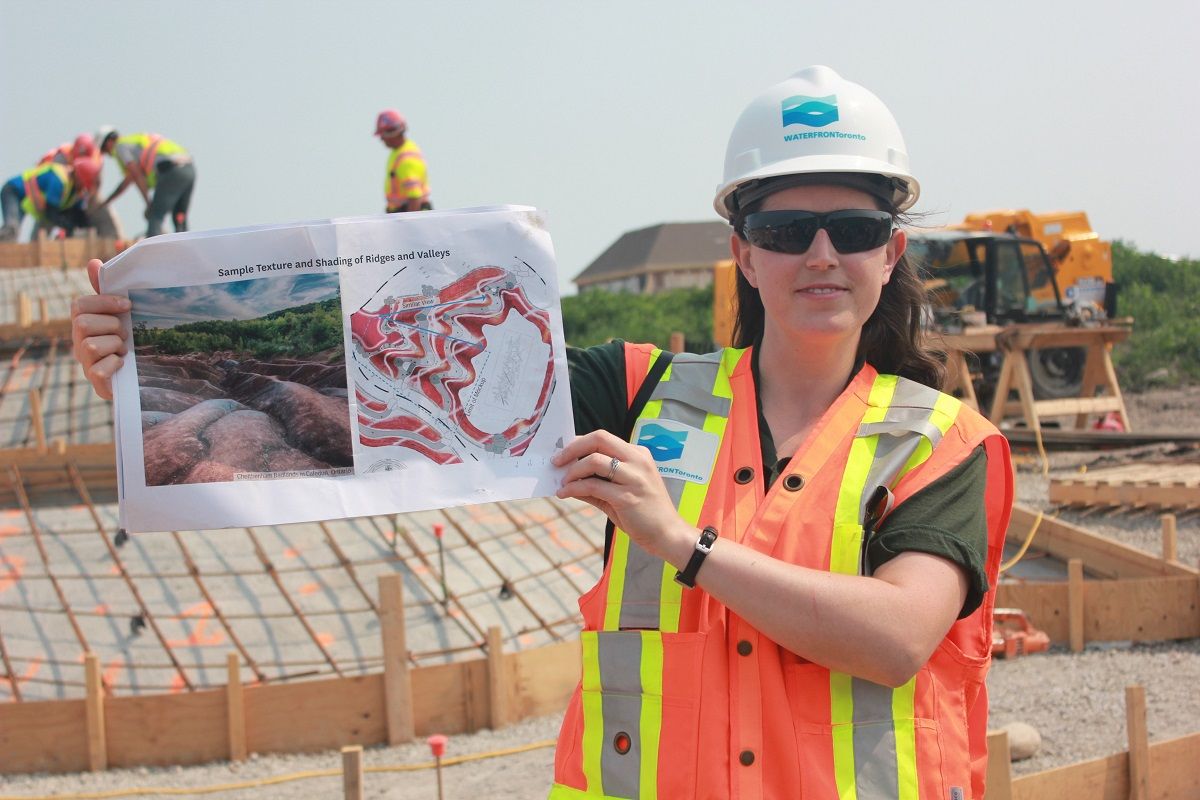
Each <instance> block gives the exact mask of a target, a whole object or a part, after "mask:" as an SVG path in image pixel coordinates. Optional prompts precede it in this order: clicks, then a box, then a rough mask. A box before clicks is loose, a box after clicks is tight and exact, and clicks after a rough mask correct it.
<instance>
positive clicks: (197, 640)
mask: <svg viewBox="0 0 1200 800" xmlns="http://www.w3.org/2000/svg"><path fill="white" fill-rule="evenodd" d="M181 616H183V617H195V618H196V619H197V620H198V622H197V623H196V627H195V628H193V629H192V632H191V633H190V634H188V637H187V638H186V639H168V640H167V645H168V646H170V647H215V646H216V645H219V644H222V643H224V641H225V632H224V631H223V630H221V629H219V628H218V629H216V630H213V631H208V630H207V629H208V624H209V623H210V622H212V616H213V610H212V606H210V605H209V604H208V603H207V602H204V601H201V602H199V603H195V604H193V605H191V606H188V608H187V610H186V611H184V612H183V614H182V615H181Z"/></svg>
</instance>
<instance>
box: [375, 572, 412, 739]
mask: <svg viewBox="0 0 1200 800" xmlns="http://www.w3.org/2000/svg"><path fill="white" fill-rule="evenodd" d="M378 591H379V632H380V635H381V636H382V637H383V705H384V713H385V714H386V716H387V736H388V744H389V745H393V746H394V745H397V744H401V743H403V742H411V741H412V740H413V737H414V736H415V735H416V729H415V726H414V725H413V697H412V677H411V676H410V675H409V671H408V642H407V638H406V633H405V630H404V584H403V583H402V582H401V580H400V576H399V575H397V574H396V573H392V574H390V575H380V576H379V583H378Z"/></svg>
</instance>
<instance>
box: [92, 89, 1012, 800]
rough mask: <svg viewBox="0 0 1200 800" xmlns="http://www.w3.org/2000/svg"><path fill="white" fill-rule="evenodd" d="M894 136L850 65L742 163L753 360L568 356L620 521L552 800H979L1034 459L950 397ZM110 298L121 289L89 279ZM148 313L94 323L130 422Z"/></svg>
mask: <svg viewBox="0 0 1200 800" xmlns="http://www.w3.org/2000/svg"><path fill="white" fill-rule="evenodd" d="M918 191H919V190H918V185H917V182H916V181H915V180H914V179H913V178H912V176H911V175H910V174H909V172H908V167H907V156H906V155H905V148H904V143H903V140H902V138H901V136H900V133H899V130H898V128H897V127H896V124H895V121H894V120H893V119H892V116H891V114H890V113H889V112H888V110H887V108H886V107H885V106H884V105H883V104H882V103H881V102H880V101H879V100H878V98H876V97H875V96H874V95H872V94H871V93H870V92H868V91H866V90H865V89H863V88H862V87H861V86H858V85H856V84H853V83H850V82H848V81H845V80H843V79H841V78H840V77H839V76H838V75H837V74H836V73H834V72H833V71H832V70H830V69H828V68H826V67H811V68H809V69H807V70H804V71H802V72H800V73H797V74H796V75H795V76H793V77H792V78H790V79H788V80H786V81H784V82H782V83H780V84H778V85H776V86H774V87H771V88H770V89H769V90H767V92H765V93H764V94H763V95H762V96H760V97H759V98H757V99H756V100H755V101H754V102H752V103H751V104H750V106H749V107H748V108H747V109H746V111H745V112H743V114H742V117H741V118H740V119H739V121H738V123H737V126H736V127H735V129H734V132H733V135H732V137H731V139H730V144H729V149H728V154H727V158H726V165H725V180H724V182H723V184H722V186H721V188H720V189H719V190H718V193H717V198H716V207H717V211H718V213H720V214H721V215H722V216H723V217H725V218H726V219H728V220H729V221H730V222H731V224H732V225H733V233H732V235H731V237H730V246H731V249H732V253H733V257H734V259H735V260H736V262H737V264H738V267H739V275H738V297H739V304H738V320H737V328H736V339H737V341H736V345H737V347H736V348H729V349H726V350H723V351H720V352H718V353H714V354H710V355H706V356H693V355H679V356H676V357H675V358H674V359H673V360H671V361H670V363H667V362H668V357H667V355H666V354H663V353H661V351H659V350H657V349H655V348H653V347H650V346H647V345H630V344H625V343H622V342H615V343H612V344H609V345H603V346H601V347H596V348H591V349H589V350H582V351H581V350H573V351H571V352H570V353H569V359H570V364H571V378H572V394H573V398H574V407H575V417H576V426H577V428H578V429H579V430H580V431H583V432H584V433H583V435H581V436H579V437H577V438H576V439H575V440H574V441H573V442H571V443H570V444H568V445H567V446H566V447H565V448H563V450H562V451H561V452H560V453H559V454H558V455H557V456H556V462H557V464H558V465H559V466H561V467H564V469H565V478H564V481H563V486H562V488H561V490H560V491H559V496H560V497H564V498H565V497H574V498H579V499H582V500H585V501H587V502H589V503H592V504H594V505H595V506H597V507H598V508H600V509H601V510H603V511H604V513H605V514H606V515H608V517H609V519H610V521H611V523H612V525H611V526H610V532H611V540H610V542H608V543H607V546H606V555H605V569H604V573H603V575H602V577H601V579H600V581H599V583H598V584H597V585H596V586H595V587H594V588H593V589H592V590H591V591H589V592H588V593H587V594H586V595H585V596H584V597H583V598H582V599H581V601H580V608H581V610H582V612H583V616H584V628H585V629H584V632H583V634H582V641H583V648H582V650H583V678H582V681H581V683H580V686H579V688H578V689H577V690H576V692H575V695H574V697H573V698H572V701H571V704H570V707H569V708H568V711H567V714H566V717H565V719H564V721H563V727H562V732H561V734H560V738H559V743H558V751H557V754H556V758H555V784H554V788H553V789H552V790H551V793H550V796H551V798H587V797H614V798H616V797H621V798H634V797H636V798H649V797H659V798H664V800H666V799H668V798H669V799H671V800H674V798H688V797H706V798H708V797H712V798H727V797H738V798H795V797H805V798H840V797H858V798H864V799H865V798H900V797H921V798H938V799H939V800H957V798H968V797H973V798H981V797H982V796H983V775H984V769H985V766H986V749H985V736H986V725H987V703H986V697H985V689H984V678H985V674H986V670H987V664H988V659H989V654H990V649H991V612H992V603H993V598H994V591H995V590H994V587H995V581H996V577H997V570H998V566H999V558H1000V552H1001V547H1002V543H1003V536H1004V531H1005V529H1006V527H1007V523H1008V514H1009V509H1010V506H1011V501H1012V477H1011V468H1010V464H1009V458H1008V449H1007V444H1006V442H1005V440H1004V439H1003V437H1001V436H1000V434H999V433H998V432H997V431H996V429H995V428H994V427H992V426H991V425H990V424H988V423H987V422H986V421H985V420H983V419H982V418H981V417H980V416H979V415H978V414H975V413H974V412H972V411H970V410H969V409H967V408H964V407H963V406H962V405H961V403H959V402H958V401H957V400H955V399H953V398H951V397H949V396H947V395H944V394H941V393H939V392H938V391H936V390H935V389H933V388H930V387H931V386H936V385H938V383H939V382H940V379H941V365H940V362H939V361H938V359H937V358H936V356H935V354H932V353H931V352H929V351H927V350H926V349H925V348H924V347H923V345H922V344H921V335H920V326H919V315H920V303H921V298H922V293H921V286H920V283H919V281H918V279H917V277H916V275H915V273H914V271H913V268H912V266H911V265H910V264H909V263H908V262H907V261H906V259H905V257H904V248H905V237H904V233H903V231H901V230H898V229H895V226H894V223H895V221H896V219H897V218H898V215H899V214H900V212H902V211H903V210H905V209H907V208H908V207H910V206H911V205H912V204H913V203H914V202H915V201H916V199H917V194H918ZM89 266H90V267H91V269H92V271H93V272H94V271H95V270H96V269H97V268H98V267H99V263H98V262H93V264H92V265H89ZM127 309H128V306H127V304H126V302H125V301H124V300H123V299H121V298H115V297H109V296H103V295H98V296H96V297H90V298H83V299H82V300H81V301H79V303H78V304H77V306H76V308H75V309H74V310H73V315H74V317H75V342H76V352H77V355H78V357H79V359H80V361H81V362H82V363H83V365H84V368H85V372H86V374H87V375H88V378H89V380H90V381H91V382H92V383H93V385H95V386H96V388H97V390H98V391H99V392H100V393H101V394H102V395H104V396H109V395H110V394H111V389H110V381H111V376H112V374H113V372H114V371H115V369H116V368H117V367H118V366H119V364H120V355H121V354H122V353H123V352H124V347H125V345H124V341H123V339H122V338H121V336H120V334H119V331H120V327H119V324H118V321H117V319H116V318H115V317H114V316H112V315H114V314H118V313H122V312H123V311H125V310H127Z"/></svg>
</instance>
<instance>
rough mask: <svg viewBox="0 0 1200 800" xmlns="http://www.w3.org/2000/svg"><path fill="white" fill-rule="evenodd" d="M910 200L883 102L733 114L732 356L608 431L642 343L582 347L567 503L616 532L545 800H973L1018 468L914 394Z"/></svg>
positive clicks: (900, 150)
mask: <svg viewBox="0 0 1200 800" xmlns="http://www.w3.org/2000/svg"><path fill="white" fill-rule="evenodd" d="M832 123H836V124H832ZM917 194H918V185H917V182H916V181H915V180H914V179H913V178H912V176H911V175H910V174H909V173H908V168H907V157H906V155H905V148H904V144H903V140H902V138H901V137H900V133H899V130H898V128H897V127H896V125H895V122H894V120H893V119H892V116H891V114H890V113H889V112H888V110H887V108H886V107H885V106H884V105H883V104H882V103H881V102H880V101H879V100H878V98H876V97H875V96H874V95H872V94H871V93H870V92H867V91H866V90H865V89H863V88H862V87H860V86H858V85H856V84H852V83H849V82H847V81H844V80H842V79H841V78H840V77H839V76H838V75H837V74H836V73H834V72H833V71H832V70H830V69H828V68H825V67H812V68H809V69H807V70H804V71H802V72H800V73H798V74H797V75H795V76H793V77H792V78H790V79H789V80H787V81H784V82H783V83H781V84H778V85H777V86H774V87H772V88H771V89H769V90H768V91H767V92H766V93H764V94H763V95H762V96H760V97H759V98H757V99H756V100H755V101H754V102H753V103H751V104H750V106H749V107H748V108H747V109H746V111H745V112H743V114H742V117H741V118H740V119H739V121H738V123H737V126H736V127H735V129H734V132H733V135H732V137H731V139H730V143H729V149H728V151H727V156H726V165H725V181H724V183H723V185H722V187H721V188H720V189H719V191H718V193H717V199H716V207H717V211H718V213H720V214H721V215H722V216H723V217H725V218H726V219H728V220H729V221H730V222H731V224H732V225H733V234H732V235H731V237H730V246H731V250H732V254H733V258H734V259H735V261H736V262H737V265H738V267H739V274H738V317H737V324H736V329H735V331H736V333H735V338H736V344H737V345H738V348H739V349H727V350H725V351H723V352H721V353H717V354H714V355H712V356H702V357H697V356H687V355H683V356H679V357H676V358H675V359H674V361H673V362H672V363H671V364H670V365H669V366H668V367H667V371H666V372H664V373H663V376H662V378H661V379H660V380H659V382H658V383H657V385H656V386H655V388H654V390H653V393H651V394H650V395H649V399H648V402H646V403H645V404H644V407H642V408H641V409H640V415H639V419H638V422H637V423H636V425H634V426H628V425H627V426H625V427H624V428H622V427H621V426H620V425H619V424H617V423H615V420H617V419H620V417H621V415H622V414H623V412H624V409H625V408H626V407H627V406H628V405H630V404H633V405H635V407H636V406H638V405H639V404H638V403H636V402H634V399H632V398H635V395H636V394H637V392H638V390H639V389H640V387H641V386H642V384H643V381H644V380H649V381H653V380H654V379H653V378H652V377H651V378H647V373H648V372H649V371H650V369H651V365H652V364H654V363H656V362H657V361H658V360H659V359H660V357H661V356H660V354H659V352H658V351H657V350H654V349H652V348H649V347H645V346H636V345H627V344H621V343H617V344H616V345H608V346H604V347H602V348H593V349H592V350H590V351H584V352H575V353H573V354H572V359H571V360H572V384H573V389H574V393H575V395H576V424H577V426H578V427H579V428H580V430H589V429H592V428H594V429H592V430H590V432H587V433H585V434H584V435H582V436H580V437H578V438H577V439H575V440H574V441H573V442H572V443H570V444H569V445H567V446H566V447H565V448H564V449H563V450H562V452H561V453H560V454H559V455H558V456H557V458H556V461H557V463H558V465H560V466H563V467H566V470H567V474H566V478H565V480H564V483H563V487H562V489H561V490H560V491H559V493H558V494H559V496H560V497H574V498H579V499H582V500H585V501H587V502H589V503H592V504H593V505H595V506H597V507H598V508H600V509H601V510H602V511H604V513H605V514H606V515H608V517H609V519H610V520H611V521H612V522H613V524H614V526H615V529H616V530H615V532H614V534H613V536H612V540H611V545H610V547H609V548H608V551H609V552H608V555H607V558H606V566H605V571H604V574H603V576H602V577H601V580H600V582H599V583H598V585H597V586H596V587H595V588H594V589H592V590H591V591H590V592H589V593H588V594H587V595H585V596H584V597H583V598H582V599H581V601H580V607H581V609H582V611H583V615H584V621H585V630H584V633H583V634H582V636H583V656H584V658H583V660H584V664H583V679H582V681H581V684H580V687H579V689H577V690H576V693H575V696H574V697H573V699H572V702H571V705H570V707H569V709H568V712H567V716H566V718H565V719H564V722H563V728H562V732H561V734H560V738H559V743H558V753H557V756H556V764H555V781H556V783H555V787H554V789H553V790H552V791H551V794H550V796H551V797H552V798H577V797H643V798H644V797H662V798H676V797H743V798H744V797H755V798H757V797H767V798H793V797H804V798H837V797H854V796H857V797H858V798H877V797H878V798H900V797H922V798H925V797H928V798H943V799H946V798H966V797H976V798H979V797H982V796H983V774H984V769H985V766H986V747H985V737H986V719H987V703H986V697H985V692H984V677H985V674H986V669H987V664H988V659H989V653H990V648H991V613H992V602H993V596H994V585H995V581H996V577H997V569H998V565H999V556H1000V552H1001V547H1002V542H1003V536H1004V531H1005V529H1006V527H1007V523H1008V514H1009V508H1010V506H1011V501H1012V485H1011V472H1010V465H1009V460H1008V449H1007V444H1006V442H1005V440H1004V439H1003V437H1001V436H1000V434H999V433H998V432H997V431H996V430H995V428H994V427H992V426H991V425H990V424H988V423H987V422H986V421H985V420H983V419H982V418H981V417H979V416H978V415H977V414H975V413H973V412H971V411H970V410H969V409H967V408H964V407H963V406H962V405H961V404H960V403H959V402H958V401H957V400H954V399H953V398H950V397H948V396H947V395H943V394H940V393H939V392H936V391H934V390H933V389H931V388H929V387H930V386H937V385H938V384H939V383H940V380H941V373H942V368H941V364H940V362H939V361H938V360H937V358H936V357H935V354H933V353H930V352H929V351H927V350H926V349H924V347H923V346H922V345H921V344H920V342H921V332H920V325H919V315H920V304H921V299H922V292H921V285H920V282H919V281H918V279H917V277H916V275H915V273H914V271H913V268H912V266H911V265H910V264H909V263H908V262H907V261H906V260H905V258H904V248H905V237H904V233H903V231H901V230H896V229H894V224H893V223H894V221H895V220H896V218H897V216H898V214H899V213H900V212H901V211H903V210H904V209H906V208H908V207H909V206H911V205H912V203H914V202H915V201H916V199H917ZM614 363H615V364H616V366H615V367H614ZM622 373H623V374H622ZM898 376H899V377H898ZM606 384H608V385H611V384H616V385H618V386H620V385H622V384H624V385H625V386H626V387H627V389H626V392H625V396H622V397H619V400H618V401H616V402H617V403H618V405H617V407H616V408H615V409H614V408H612V406H613V401H612V400H611V393H610V395H608V396H606V395H605V394H604V393H603V391H602V387H603V386H605V385H606ZM589 389H590V391H589ZM606 401H607V406H608V408H607V410H605V408H604V407H605V405H606ZM630 427H632V436H631V435H630ZM605 428H607V430H605ZM626 439H630V440H631V441H632V442H636V443H638V444H642V445H643V446H640V447H639V446H637V444H633V443H631V442H630V441H626ZM689 450H690V452H689ZM691 584H694V586H692V587H690V588H689V585H691Z"/></svg>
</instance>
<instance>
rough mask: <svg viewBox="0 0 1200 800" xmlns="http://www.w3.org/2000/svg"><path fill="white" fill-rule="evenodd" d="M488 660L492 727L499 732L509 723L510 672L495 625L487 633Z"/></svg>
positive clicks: (497, 628)
mask: <svg viewBox="0 0 1200 800" xmlns="http://www.w3.org/2000/svg"><path fill="white" fill-rule="evenodd" d="M487 658H488V690H489V691H488V700H489V711H490V714H491V716H490V719H491V727H492V730H494V731H498V730H500V729H501V728H503V727H504V726H505V725H506V724H507V723H508V671H507V670H506V669H505V666H506V665H505V661H504V639H503V637H502V636H501V634H500V628H499V627H497V626H495V625H493V626H492V627H490V628H488V631H487Z"/></svg>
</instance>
